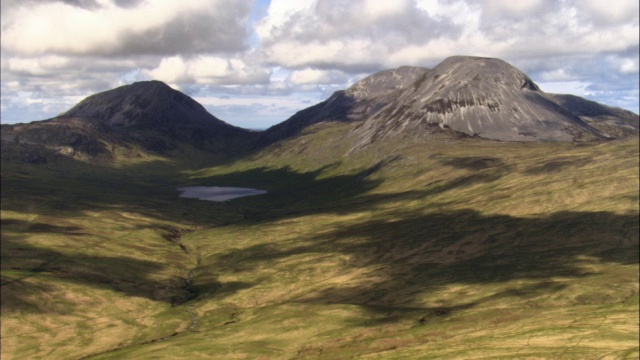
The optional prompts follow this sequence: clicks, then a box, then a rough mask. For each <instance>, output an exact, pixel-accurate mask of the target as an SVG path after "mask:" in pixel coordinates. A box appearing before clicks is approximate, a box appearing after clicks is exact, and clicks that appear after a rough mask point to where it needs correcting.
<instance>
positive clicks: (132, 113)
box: [2, 56, 638, 163]
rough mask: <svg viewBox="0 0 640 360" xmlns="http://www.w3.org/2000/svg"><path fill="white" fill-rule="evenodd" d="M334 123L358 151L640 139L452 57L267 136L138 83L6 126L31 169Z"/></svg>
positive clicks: (511, 72) (223, 143)
mask: <svg viewBox="0 0 640 360" xmlns="http://www.w3.org/2000/svg"><path fill="white" fill-rule="evenodd" d="M326 122H347V123H353V124H354V125H355V128H354V129H352V131H351V132H350V133H349V136H348V137H349V139H350V140H349V141H351V142H353V144H352V145H353V146H352V150H358V149H361V148H363V147H367V146H369V145H370V144H371V143H373V142H376V141H382V140H383V139H392V138H396V137H398V136H399V137H400V138H405V137H421V138H425V136H426V138H429V136H432V135H433V134H439V135H442V134H444V135H445V136H451V137H461V136H462V137H466V136H472V137H480V138H485V139H492V140H500V141H591V140H606V139H615V138H623V137H627V136H635V135H637V134H638V115H637V114H634V113H632V112H630V111H626V110H623V109H619V108H614V107H610V106H606V105H603V104H599V103H596V102H593V101H589V100H586V99H583V98H580V97H577V96H572V95H558V94H547V93H545V92H543V91H541V90H540V88H539V87H538V86H537V85H536V84H535V83H534V82H533V81H532V80H531V79H530V78H529V77H528V76H527V75H525V74H524V73H523V72H521V71H520V70H518V69H516V68H515V67H513V66H511V65H509V64H508V63H506V62H504V61H502V60H500V59H493V58H480V57H469V56H453V57H450V58H447V59H445V60H444V61H443V62H442V63H440V64H438V65H437V66H436V67H434V68H433V69H427V68H421V67H411V66H402V67H400V68H397V69H390V70H384V71H381V72H378V73H375V74H373V75H370V76H368V77H366V78H364V79H362V80H360V81H359V82H357V83H355V84H354V85H353V86H351V87H349V88H348V89H346V90H342V91H337V92H335V93H334V94H333V95H332V96H331V97H329V98H328V99H327V100H325V101H323V102H321V103H319V104H316V105H314V106H311V107H309V108H307V109H304V110H301V111H299V112H298V113H296V114H295V115H293V116H292V117H291V118H289V119H288V120H286V121H284V122H282V123H280V124H277V125H275V126H273V127H271V128H269V129H267V130H266V131H263V132H256V131H250V130H246V129H241V128H238V127H235V126H232V125H229V124H227V123H225V122H224V121H222V120H220V119H218V118H216V117H215V116H213V115H211V114H210V113H209V112H207V110H206V109H205V108H204V107H203V106H202V105H200V104H199V103H197V102H196V101H195V100H193V99H192V98H190V97H189V96H187V95H185V94H183V93H181V92H179V91H177V90H174V89H172V88H170V87H169V86H167V85H166V84H164V83H162V82H160V81H143V82H137V83H134V84H131V85H125V86H121V87H118V88H116V89H113V90H108V91H104V92H101V93H98V94H95V95H92V96H89V97H87V98H86V99H84V100H82V101H81V102H80V103H78V104H77V105H76V106H74V107H73V108H71V109H70V110H68V111H67V112H65V113H63V114H61V115H59V116H57V117H55V118H53V119H49V120H44V121H39V122H33V123H29V124H16V125H2V153H3V155H2V156H3V158H11V159H17V160H19V161H26V162H31V163H42V162H47V161H49V160H50V159H52V158H55V157H57V156H72V157H75V158H96V157H102V158H106V159H113V158H116V157H140V156H143V155H142V154H143V153H151V154H161V155H163V156H171V155H172V154H173V153H176V151H174V150H176V149H182V150H184V149H197V150H199V151H204V152H206V153H209V154H215V155H219V156H228V155H237V154H241V153H244V152H246V151H250V150H251V149H253V150H255V149H260V148H264V147H266V146H268V145H270V144H273V143H276V142H279V141H282V140H284V139H287V138H291V137H294V136H296V135H298V134H300V133H301V132H302V131H303V130H304V129H306V128H308V127H310V126H312V125H315V124H319V123H326Z"/></svg>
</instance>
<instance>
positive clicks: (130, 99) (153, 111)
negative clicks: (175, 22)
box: [2, 81, 255, 162]
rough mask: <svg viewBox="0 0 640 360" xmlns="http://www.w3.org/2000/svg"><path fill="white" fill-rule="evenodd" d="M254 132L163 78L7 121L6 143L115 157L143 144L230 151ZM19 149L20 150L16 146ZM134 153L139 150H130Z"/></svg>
mask: <svg viewBox="0 0 640 360" xmlns="http://www.w3.org/2000/svg"><path fill="white" fill-rule="evenodd" d="M253 138H255V134H254V133H252V132H249V131H247V130H244V129H241V128H237V127H234V126H232V125H229V124H227V123H225V122H223V121H222V120H219V119H217V118H216V117H215V116H213V115H211V114H210V113H209V112H207V111H206V109H205V108H204V107H202V105H200V104H199V103H197V102H196V101H195V100H193V99H192V98H190V97H189V96H187V95H185V94H183V93H181V92H179V91H176V90H173V89H172V88H170V87H169V86H167V85H166V84H164V83H162V82H160V81H143V82H138V83H134V84H131V85H125V86H121V87H118V88H115V89H112V90H108V91H105V92H101V93H98V94H95V95H92V96H89V97H87V98H86V99H84V100H82V101H81V102H80V103H78V104H77V105H76V106H74V107H73V108H71V109H70V110H69V111H67V112H65V113H63V114H61V115H59V116H58V117H56V118H53V119H49V120H45V121H38V122H33V123H29V124H16V125H3V127H2V148H3V150H7V151H8V153H19V154H21V155H20V156H21V157H24V156H25V154H36V155H28V156H26V161H29V162H31V160H29V159H31V158H37V159H40V158H50V157H52V156H53V157H55V156H58V155H65V156H79V155H83V156H87V157H95V156H105V157H111V156H112V155H113V154H112V153H113V149H114V148H119V149H120V150H121V152H123V151H124V152H125V153H126V152H127V151H128V149H129V150H131V149H133V148H136V147H138V148H141V149H144V151H149V152H154V153H165V154H166V153H168V152H170V151H171V150H173V149H174V148H176V147H177V146H180V145H181V144H188V146H193V147H195V148H198V149H200V150H204V151H209V152H214V153H227V152H233V151H235V149H237V148H238V147H240V146H243V145H245V146H246V144H248V143H249V142H250V141H252V139H253ZM16 149H19V150H16ZM131 154H132V156H135V152H133V151H132V152H131Z"/></svg>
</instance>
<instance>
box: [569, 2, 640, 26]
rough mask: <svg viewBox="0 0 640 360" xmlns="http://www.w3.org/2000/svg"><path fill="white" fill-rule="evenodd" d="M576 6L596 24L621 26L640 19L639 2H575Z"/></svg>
mask: <svg viewBox="0 0 640 360" xmlns="http://www.w3.org/2000/svg"><path fill="white" fill-rule="evenodd" d="M574 3H575V5H576V6H577V7H578V8H579V9H581V10H582V11H584V13H585V14H586V15H587V16H588V17H589V18H591V19H592V20H593V21H595V22H596V23H600V24H607V25H611V24H619V23H621V22H626V21H631V20H634V19H636V20H637V19H638V10H639V7H640V4H639V3H638V1H637V0H574Z"/></svg>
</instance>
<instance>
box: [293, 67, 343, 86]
mask: <svg viewBox="0 0 640 360" xmlns="http://www.w3.org/2000/svg"><path fill="white" fill-rule="evenodd" d="M289 79H290V81H291V83H293V84H295V85H301V84H336V83H342V84H344V83H346V81H347V80H348V76H347V75H346V74H345V73H344V72H342V71H338V70H319V69H308V68H307V69H303V70H296V71H294V72H292V73H291V75H290V78H289Z"/></svg>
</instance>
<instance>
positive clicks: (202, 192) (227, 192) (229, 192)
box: [178, 186, 267, 202]
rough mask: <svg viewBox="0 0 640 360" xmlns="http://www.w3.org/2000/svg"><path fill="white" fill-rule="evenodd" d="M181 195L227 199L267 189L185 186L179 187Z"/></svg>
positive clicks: (216, 199) (204, 198)
mask: <svg viewBox="0 0 640 360" xmlns="http://www.w3.org/2000/svg"><path fill="white" fill-rule="evenodd" d="M178 191H180V192H181V194H180V197H183V198H195V199H200V200H207V201H218V202H221V201H227V200H231V199H236V198H240V197H245V196H253V195H261V194H266V193H267V191H266V190H258V189H250V188H238V187H222V186H185V187H179V188H178Z"/></svg>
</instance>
